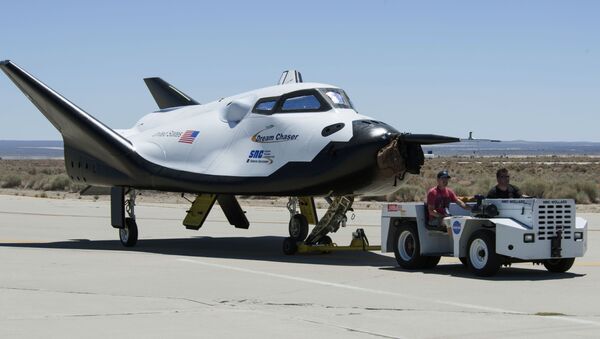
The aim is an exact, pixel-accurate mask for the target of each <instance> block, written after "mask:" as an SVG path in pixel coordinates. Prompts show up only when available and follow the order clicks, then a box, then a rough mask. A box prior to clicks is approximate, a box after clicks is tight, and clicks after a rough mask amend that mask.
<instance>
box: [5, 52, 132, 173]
mask: <svg viewBox="0 0 600 339" xmlns="http://www.w3.org/2000/svg"><path fill="white" fill-rule="evenodd" d="M0 69H2V71H3V72H4V73H6V75H7V76H8V77H9V78H10V80H12V81H13V82H14V83H15V85H16V86H17V87H18V88H19V89H20V90H21V91H22V92H23V94H25V96H26V97H27V98H28V99H29V100H30V101H31V102H32V103H33V104H34V105H35V106H36V107H37V108H38V109H39V110H40V112H42V114H44V116H46V118H47V119H48V120H49V121H50V122H51V123H52V125H54V127H55V128H56V129H57V130H58V131H59V132H60V134H62V136H63V139H64V141H65V145H66V144H69V145H71V146H73V147H75V146H76V148H77V149H79V150H86V151H88V152H94V154H95V156H96V157H97V158H99V159H101V160H103V161H104V162H105V163H107V164H109V165H111V166H113V167H114V168H116V169H118V170H120V171H121V172H122V173H131V169H132V164H131V162H129V161H127V160H126V159H127V158H129V157H130V156H132V155H133V154H136V152H135V148H134V147H133V145H132V144H131V142H130V141H129V140H127V139H126V138H124V137H123V136H121V135H120V134H118V133H117V132H115V131H114V130H112V129H111V128H109V127H108V126H106V125H104V124H103V123H102V122H100V121H98V120H97V119H96V118H94V117H93V116H91V115H90V114H88V113H87V112H85V111H84V110H83V109H81V108H79V107H77V106H76V105H75V104H73V103H72V102H70V101H69V100H67V99H66V98H65V97H63V96H62V95H60V94H58V93H57V92H56V91H54V90H52V89H51V88H50V87H48V86H46V85H45V84H44V83H42V82H41V81H39V80H38V79H36V78H35V77H33V76H32V75H30V74H29V73H27V72H26V71H25V70H23V69H21V68H20V67H19V66H17V65H15V64H14V63H13V62H11V61H9V60H5V61H2V62H0Z"/></svg>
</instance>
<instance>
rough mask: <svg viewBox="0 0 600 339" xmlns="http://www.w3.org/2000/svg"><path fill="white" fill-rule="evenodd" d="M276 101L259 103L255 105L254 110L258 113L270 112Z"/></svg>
mask: <svg viewBox="0 0 600 339" xmlns="http://www.w3.org/2000/svg"><path fill="white" fill-rule="evenodd" d="M276 102H277V101H275V100H271V101H263V102H261V103H259V104H258V105H256V110H258V111H271V110H272V109H273V107H275V103H276Z"/></svg>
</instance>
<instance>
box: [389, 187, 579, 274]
mask: <svg viewBox="0 0 600 339" xmlns="http://www.w3.org/2000/svg"><path fill="white" fill-rule="evenodd" d="M469 206H472V210H471V212H469V211H467V210H464V209H462V208H460V207H459V206H458V205H456V204H450V206H449V213H450V215H451V216H449V217H445V218H444V219H443V220H442V223H441V226H430V223H429V220H428V213H427V206H426V205H425V204H424V203H397V204H386V205H384V206H383V211H382V216H381V251H382V252H383V253H386V252H392V251H393V252H394V254H395V257H396V260H397V261H398V264H399V265H400V266H401V267H402V268H405V269H428V268H434V267H435V266H436V265H437V264H438V262H439V261H440V257H441V256H448V257H456V258H459V259H460V261H461V262H462V263H463V264H464V265H465V266H467V267H468V268H469V269H470V270H471V271H472V272H473V273H475V274H476V275H478V276H493V275H495V274H496V273H497V272H498V270H499V269H500V267H501V266H503V265H505V266H509V265H511V264H512V263H519V262H533V263H534V264H543V265H544V266H545V267H546V269H547V270H548V271H550V272H556V273H562V272H566V271H568V270H569V269H570V268H571V266H573V262H574V261H575V258H576V257H581V256H583V255H584V254H585V252H586V250H587V221H586V220H585V219H583V218H580V217H577V216H576V212H575V201H574V200H572V199H484V198H483V197H478V198H477V203H469Z"/></svg>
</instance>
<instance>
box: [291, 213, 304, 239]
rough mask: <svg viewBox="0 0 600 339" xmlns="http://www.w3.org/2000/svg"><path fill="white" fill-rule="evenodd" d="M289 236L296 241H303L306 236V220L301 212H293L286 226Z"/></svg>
mask: <svg viewBox="0 0 600 339" xmlns="http://www.w3.org/2000/svg"><path fill="white" fill-rule="evenodd" d="M288 231H289V233H290V237H291V238H292V239H294V240H296V241H304V239H306V236H308V220H306V217H305V216H304V215H302V214H295V215H294V216H293V217H292V218H291V219H290V223H289V226H288Z"/></svg>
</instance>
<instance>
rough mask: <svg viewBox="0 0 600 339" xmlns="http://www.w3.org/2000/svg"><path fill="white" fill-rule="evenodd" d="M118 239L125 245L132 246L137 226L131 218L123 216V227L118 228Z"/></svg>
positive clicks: (136, 233)
mask: <svg viewBox="0 0 600 339" xmlns="http://www.w3.org/2000/svg"><path fill="white" fill-rule="evenodd" d="M119 239H120V240H121V244H123V246H125V247H133V246H135V244H136V243H137V239H138V228H137V224H136V222H135V219H133V218H125V227H123V228H120V229H119Z"/></svg>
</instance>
